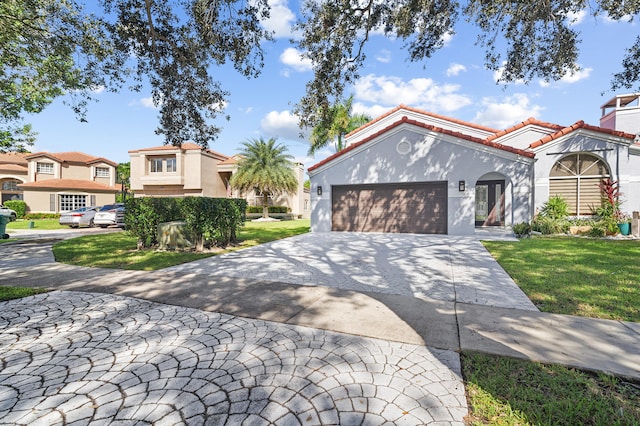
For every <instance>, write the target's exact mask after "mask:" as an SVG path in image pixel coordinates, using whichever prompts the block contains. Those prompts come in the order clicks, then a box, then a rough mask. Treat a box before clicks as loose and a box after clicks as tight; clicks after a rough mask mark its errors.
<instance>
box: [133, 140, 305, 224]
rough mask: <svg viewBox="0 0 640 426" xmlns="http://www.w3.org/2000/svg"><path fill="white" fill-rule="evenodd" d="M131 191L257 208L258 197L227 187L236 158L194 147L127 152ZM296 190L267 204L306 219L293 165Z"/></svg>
mask: <svg viewBox="0 0 640 426" xmlns="http://www.w3.org/2000/svg"><path fill="white" fill-rule="evenodd" d="M129 157H130V159H131V177H130V185H131V191H132V192H133V193H134V194H135V196H136V197H185V196H201V197H234V198H246V199H247V201H248V202H249V205H250V206H261V205H262V195H261V194H258V193H251V194H240V193H239V192H238V191H237V190H234V189H233V188H231V186H230V185H229V180H230V179H231V176H232V175H233V173H234V172H235V171H236V170H237V167H238V164H237V163H238V156H231V157H229V156H226V155H224V154H220V153H218V152H215V151H212V150H209V149H202V148H201V147H200V146H199V145H197V144H195V143H185V144H182V146H180V147H176V146H171V145H163V146H158V147H152V148H142V149H136V150H131V151H129ZM293 167H294V169H293V171H294V173H295V175H296V177H297V178H298V189H297V191H296V193H295V194H293V195H289V196H287V195H283V196H279V197H275V198H270V201H269V204H270V205H274V206H286V207H288V208H289V209H290V211H291V214H293V215H294V216H301V217H309V213H310V199H309V190H308V189H305V188H304V168H303V165H302V164H301V163H295V164H294V166H293Z"/></svg>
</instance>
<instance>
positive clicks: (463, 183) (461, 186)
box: [458, 180, 466, 192]
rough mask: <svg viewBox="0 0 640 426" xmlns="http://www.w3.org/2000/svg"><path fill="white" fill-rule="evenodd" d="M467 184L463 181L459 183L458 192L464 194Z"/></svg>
mask: <svg viewBox="0 0 640 426" xmlns="http://www.w3.org/2000/svg"><path fill="white" fill-rule="evenodd" d="M465 187H466V184H465V182H464V181H463V180H459V181H458V191H460V192H464V190H465Z"/></svg>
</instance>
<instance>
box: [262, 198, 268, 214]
mask: <svg viewBox="0 0 640 426" xmlns="http://www.w3.org/2000/svg"><path fill="white" fill-rule="evenodd" d="M262 217H263V218H264V219H267V218H268V217H269V194H267V193H266V192H264V193H263V194H262Z"/></svg>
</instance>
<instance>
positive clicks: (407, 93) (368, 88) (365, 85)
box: [354, 74, 471, 112]
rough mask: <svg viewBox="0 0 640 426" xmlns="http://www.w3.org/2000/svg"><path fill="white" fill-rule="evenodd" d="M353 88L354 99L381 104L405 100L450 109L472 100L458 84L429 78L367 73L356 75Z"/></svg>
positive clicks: (435, 108) (436, 108) (425, 106)
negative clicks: (461, 91) (406, 78)
mask: <svg viewBox="0 0 640 426" xmlns="http://www.w3.org/2000/svg"><path fill="white" fill-rule="evenodd" d="M354 89H355V98H356V99H358V100H359V101H365V102H371V103H374V104H379V105H380V106H381V107H393V106H397V105H399V104H405V105H410V106H413V107H416V108H421V109H426V110H429V111H433V112H451V111H456V110H458V109H460V108H462V107H464V106H467V105H469V104H471V99H470V98H469V97H468V96H465V95H463V94H460V93H458V92H459V91H460V86H459V85H457V84H438V83H437V82H435V81H433V80H432V79H430V78H414V79H411V80H409V81H404V80H403V79H401V78H400V77H393V76H376V75H373V74H370V75H367V76H365V77H363V78H361V79H359V80H358V81H357V82H356V84H355V85H354ZM386 109H388V108H386Z"/></svg>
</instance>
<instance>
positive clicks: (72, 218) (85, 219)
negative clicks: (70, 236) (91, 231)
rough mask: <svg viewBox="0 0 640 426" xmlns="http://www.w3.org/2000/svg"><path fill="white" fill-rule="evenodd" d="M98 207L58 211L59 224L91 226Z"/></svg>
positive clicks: (73, 226)
mask: <svg viewBox="0 0 640 426" xmlns="http://www.w3.org/2000/svg"><path fill="white" fill-rule="evenodd" d="M98 209H100V207H97V206H90V207H81V208H79V209H75V210H71V211H69V212H64V213H60V225H69V226H70V227H72V228H79V227H80V226H88V227H89V228H93V225H94V222H93V218H94V217H95V215H96V212H97V211H98Z"/></svg>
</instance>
